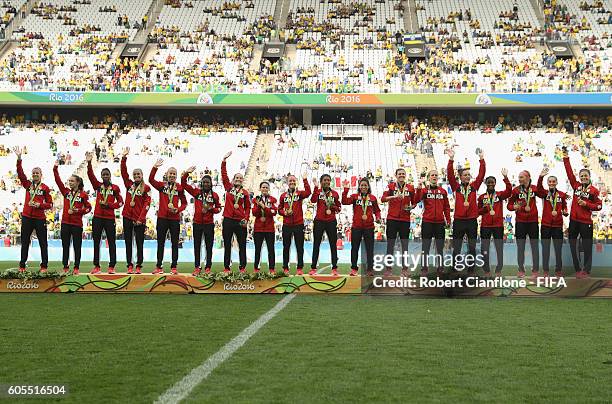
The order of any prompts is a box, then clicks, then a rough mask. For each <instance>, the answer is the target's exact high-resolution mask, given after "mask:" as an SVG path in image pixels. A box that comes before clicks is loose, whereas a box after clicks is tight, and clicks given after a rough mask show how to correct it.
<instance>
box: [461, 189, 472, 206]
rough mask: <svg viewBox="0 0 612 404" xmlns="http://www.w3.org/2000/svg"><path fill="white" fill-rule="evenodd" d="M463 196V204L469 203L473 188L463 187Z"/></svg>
mask: <svg viewBox="0 0 612 404" xmlns="http://www.w3.org/2000/svg"><path fill="white" fill-rule="evenodd" d="M460 191H461V195H463V202H468V199H469V196H470V191H471V188H470V186H469V185H468V186H467V187H464V186H461V190H460Z"/></svg>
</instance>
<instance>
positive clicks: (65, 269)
mask: <svg viewBox="0 0 612 404" xmlns="http://www.w3.org/2000/svg"><path fill="white" fill-rule="evenodd" d="M20 270H21V269H20ZM23 272H25V268H23ZM68 272H70V268H68V267H66V268H64V273H65V274H67V273H68Z"/></svg>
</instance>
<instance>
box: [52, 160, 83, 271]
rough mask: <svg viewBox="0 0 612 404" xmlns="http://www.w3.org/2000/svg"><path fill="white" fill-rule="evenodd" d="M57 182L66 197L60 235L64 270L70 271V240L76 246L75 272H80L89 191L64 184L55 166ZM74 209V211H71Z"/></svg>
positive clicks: (54, 172)
mask: <svg viewBox="0 0 612 404" xmlns="http://www.w3.org/2000/svg"><path fill="white" fill-rule="evenodd" d="M53 176H54V177H55V183H56V184H57V187H58V189H59V190H60V192H61V194H62V196H63V197H64V209H63V211H62V224H61V227H60V237H61V239H62V264H63V265H64V271H65V272H67V271H68V259H69V257H70V242H72V247H73V248H74V273H76V274H78V273H79V267H80V265H81V244H82V242H83V215H86V214H87V213H89V212H91V204H90V203H89V197H88V196H87V192H85V191H84V190H82V189H77V190H76V191H72V190H70V189H68V187H66V185H64V183H63V181H62V179H61V178H60V175H59V171H58V168H57V167H53ZM70 210H72V213H70V212H69V211H70Z"/></svg>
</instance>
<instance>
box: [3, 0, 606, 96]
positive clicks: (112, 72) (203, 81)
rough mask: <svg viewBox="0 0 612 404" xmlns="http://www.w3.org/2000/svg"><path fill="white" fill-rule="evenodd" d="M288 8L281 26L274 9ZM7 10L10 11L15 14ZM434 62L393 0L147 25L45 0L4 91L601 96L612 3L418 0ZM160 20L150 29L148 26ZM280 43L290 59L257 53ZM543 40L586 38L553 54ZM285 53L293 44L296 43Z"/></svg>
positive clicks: (96, 8)
mask: <svg viewBox="0 0 612 404" xmlns="http://www.w3.org/2000/svg"><path fill="white" fill-rule="evenodd" d="M280 1H284V2H285V3H286V4H284V6H286V7H288V8H289V11H288V16H287V20H286V22H285V23H283V24H282V25H281V26H280V27H278V26H277V22H276V21H274V18H273V16H272V12H273V10H274V9H275V7H276V5H277V2H280ZM11 4H12V3H6V2H5V6H6V5H8V10H9V14H7V15H13V12H14V11H15V10H16V9H17V8H16V7H15V6H12V5H11ZM415 4H416V15H417V23H418V26H419V30H420V34H421V35H422V37H423V38H424V40H425V42H426V44H427V57H426V58H425V59H420V60H419V59H412V58H411V57H410V55H409V54H408V53H407V52H406V49H405V48H406V46H405V45H406V44H405V42H404V36H405V34H406V33H407V27H405V26H404V13H405V11H406V10H405V6H404V5H403V3H402V2H399V1H397V0H368V1H361V2H354V1H349V0H334V1H328V2H320V1H318V0H252V1H224V2H215V1H209V0H197V1H192V2H184V1H180V0H177V1H167V2H165V4H164V5H163V8H162V11H161V14H160V16H159V17H158V18H157V21H154V22H153V24H147V21H148V20H147V18H148V15H147V14H146V13H147V10H148V6H149V4H147V2H140V1H138V2H137V1H135V0H127V1H126V2H123V3H116V4H112V3H111V4H105V5H104V6H100V5H97V4H91V2H78V1H68V0H66V1H63V2H61V3H58V4H54V3H45V2H41V3H37V4H36V6H35V7H34V8H33V9H32V10H31V12H30V14H29V15H28V16H27V18H26V19H25V20H24V22H23V23H22V25H21V26H20V27H18V28H17V29H16V30H15V32H14V33H13V39H15V40H17V41H19V43H18V46H17V47H16V48H14V49H11V50H10V51H9V54H7V55H6V57H4V58H3V61H2V62H1V63H2V66H1V67H0V89H10V90H20V91H24V90H26V91H30V90H39V89H51V90H77V91H84V90H94V91H130V92H150V91H182V92H202V91H207V92H212V91H218V92H223V91H232V92H234V91H235V92H374V93H377V92H483V91H486V92H539V91H549V92H597V91H610V89H611V88H612V73H610V72H611V69H610V65H611V63H610V56H611V55H610V54H611V52H612V38H611V37H610V29H609V27H610V26H611V23H612V10H610V9H609V7H608V5H607V4H608V3H606V2H603V1H601V0H590V1H582V2H579V1H578V0H545V1H544V2H543V8H542V10H538V11H539V12H541V14H542V15H543V16H544V22H543V23H542V24H541V23H540V22H538V20H537V18H536V10H534V9H533V5H532V4H531V3H530V1H529V0H520V1H518V0H517V1H511V0H500V1H497V2H492V3H491V4H490V7H489V8H483V6H482V3H480V2H473V3H471V2H464V1H460V0H418V1H416V2H415ZM151 25H152V26H151ZM145 27H148V28H150V29H151V30H150V32H149V33H148V42H149V43H150V44H151V45H152V46H155V48H156V50H154V51H153V52H149V53H148V56H146V57H145V58H143V59H142V60H140V61H138V60H136V59H130V58H121V57H120V54H119V52H117V50H118V49H120V48H118V44H119V43H122V42H126V41H130V40H132V39H133V38H134V37H135V35H136V33H137V32H138V31H139V30H140V29H144V28H145ZM272 39H274V40H276V39H278V40H281V41H283V42H285V43H287V44H288V48H289V47H291V48H293V47H294V48H295V50H293V51H292V52H295V54H294V56H293V55H292V56H285V57H282V58H280V59H278V60H274V61H271V60H269V59H266V58H261V61H260V62H259V63H257V62H253V60H254V59H256V56H255V55H256V51H255V47H256V46H261V44H264V43H266V42H268V41H270V40H272ZM546 39H569V40H571V41H576V42H577V44H578V45H577V48H578V47H579V48H581V52H577V54H576V57H575V58H570V59H562V58H557V57H556V56H555V54H554V52H553V51H552V50H550V49H549V48H548V46H546V45H545V42H544V41H545V40H546ZM288 52H289V51H288Z"/></svg>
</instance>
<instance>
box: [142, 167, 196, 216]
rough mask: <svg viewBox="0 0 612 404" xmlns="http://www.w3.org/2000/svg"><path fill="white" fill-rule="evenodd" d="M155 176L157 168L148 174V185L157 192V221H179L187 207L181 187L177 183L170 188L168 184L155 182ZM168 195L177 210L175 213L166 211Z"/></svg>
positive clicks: (168, 200) (168, 201)
mask: <svg viewBox="0 0 612 404" xmlns="http://www.w3.org/2000/svg"><path fill="white" fill-rule="evenodd" d="M155 174H157V168H155V167H153V168H151V172H150V173H149V183H151V185H152V186H153V188H155V189H157V190H158V191H159V207H158V210H157V217H158V219H168V220H181V212H182V211H184V210H185V208H186V207H187V198H186V197H185V191H184V190H183V187H181V184H179V183H177V182H175V183H174V184H173V186H170V185H169V184H168V183H165V182H160V181H157V180H156V179H155ZM170 193H172V204H173V205H174V207H175V208H178V211H177V212H176V213H173V212H170V210H169V209H168V204H169V203H170V196H169V194H170ZM179 201H180V206H179Z"/></svg>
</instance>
